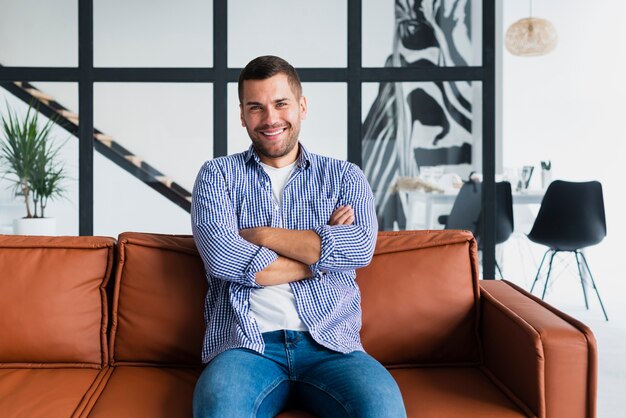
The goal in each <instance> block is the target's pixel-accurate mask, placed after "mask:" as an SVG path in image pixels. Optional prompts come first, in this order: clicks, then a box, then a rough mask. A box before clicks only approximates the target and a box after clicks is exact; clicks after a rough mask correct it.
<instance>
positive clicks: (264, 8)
mask: <svg viewBox="0 0 626 418" xmlns="http://www.w3.org/2000/svg"><path fill="white" fill-rule="evenodd" d="M347 13H348V5H347V0H318V1H314V2H312V1H306V0H274V1H272V2H270V3H268V2H259V1H247V0H230V1H229V2H228V66H229V67H233V68H240V67H244V66H245V65H246V64H247V63H248V61H250V60H251V59H252V58H254V57H257V56H259V55H278V56H281V57H283V58H285V59H286V60H287V61H289V62H290V63H291V64H292V65H293V66H295V67H345V66H346V63H347V39H348V38H347V36H348V35H347V33H348V32H347V30H348V29H347V25H346V20H347Z"/></svg>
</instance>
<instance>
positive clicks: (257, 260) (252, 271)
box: [234, 247, 278, 289]
mask: <svg viewBox="0 0 626 418" xmlns="http://www.w3.org/2000/svg"><path fill="white" fill-rule="evenodd" d="M234 256H235V257H236V255H234ZM277 258H278V254H276V253H275V252H274V251H272V250H270V249H269V248H265V247H259V251H257V253H256V254H255V256H254V258H253V259H252V261H251V262H250V264H249V265H248V268H247V269H246V272H245V277H246V279H247V280H248V282H249V283H250V284H251V287H254V288H257V289H261V288H263V286H261V285H260V284H258V283H257V282H256V274H257V273H258V272H260V271H261V270H263V269H264V268H265V267H267V266H269V265H270V264H272V263H273V262H274V261H276V259H277Z"/></svg>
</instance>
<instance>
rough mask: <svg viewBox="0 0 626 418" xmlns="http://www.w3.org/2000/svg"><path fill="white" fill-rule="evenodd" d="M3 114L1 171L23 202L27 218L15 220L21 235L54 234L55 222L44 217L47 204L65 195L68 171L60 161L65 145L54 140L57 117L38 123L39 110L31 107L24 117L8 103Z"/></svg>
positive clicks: (0, 136)
mask: <svg viewBox="0 0 626 418" xmlns="http://www.w3.org/2000/svg"><path fill="white" fill-rule="evenodd" d="M6 108H7V112H6V113H7V114H6V115H2V120H1V125H2V127H1V128H2V132H1V135H0V172H1V173H2V174H3V178H5V179H7V180H8V181H10V182H11V183H13V188H14V191H15V195H16V196H20V195H21V197H22V198H23V199H24V204H25V207H26V216H25V217H24V218H22V219H16V220H15V221H14V224H13V226H14V232H15V233H16V234H20V235H54V234H55V233H56V219H55V218H47V217H46V216H45V215H46V214H45V210H46V207H47V206H48V202H50V201H51V200H54V199H57V198H59V197H62V196H63V195H64V189H63V186H62V183H63V180H64V179H65V169H64V166H63V164H62V163H61V162H60V161H59V151H60V150H61V148H62V146H63V144H56V143H55V142H54V141H53V138H52V135H51V130H52V127H53V126H54V122H55V121H54V118H53V119H48V121H47V122H45V123H40V121H39V111H38V109H37V107H36V106H34V105H33V104H31V105H29V107H28V110H27V112H26V116H25V117H24V118H20V117H18V115H17V113H16V112H14V111H13V110H11V108H10V107H9V105H8V104H7V106H6Z"/></svg>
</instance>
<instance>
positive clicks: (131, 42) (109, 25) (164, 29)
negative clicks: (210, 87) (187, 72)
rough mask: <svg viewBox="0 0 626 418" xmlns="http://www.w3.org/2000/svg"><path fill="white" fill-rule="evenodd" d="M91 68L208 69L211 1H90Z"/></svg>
mask: <svg viewBox="0 0 626 418" xmlns="http://www.w3.org/2000/svg"><path fill="white" fill-rule="evenodd" d="M94 65H95V66H96V67H211V66H213V2H212V1H211V0H181V1H177V2H167V1H152V0H133V1H124V0H106V1H94Z"/></svg>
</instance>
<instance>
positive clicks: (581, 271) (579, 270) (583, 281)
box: [574, 250, 589, 310]
mask: <svg viewBox="0 0 626 418" xmlns="http://www.w3.org/2000/svg"><path fill="white" fill-rule="evenodd" d="M579 253H580V251H578V250H577V251H574V255H575V256H576V265H577V266H578V275H579V276H580V285H581V286H582V288H583V297H584V298H585V309H587V310H589V302H588V301H587V289H586V288H585V276H584V274H583V269H582V266H581V265H580V259H579V258H578V254H579Z"/></svg>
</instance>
